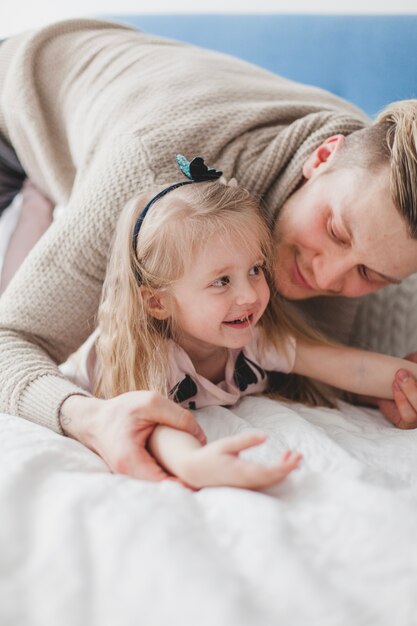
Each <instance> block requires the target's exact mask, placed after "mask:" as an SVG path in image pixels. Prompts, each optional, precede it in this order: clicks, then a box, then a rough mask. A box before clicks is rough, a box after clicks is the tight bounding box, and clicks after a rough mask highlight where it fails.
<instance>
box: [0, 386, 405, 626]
mask: <svg viewBox="0 0 417 626" xmlns="http://www.w3.org/2000/svg"><path fill="white" fill-rule="evenodd" d="M199 419H200V420H201V423H202V424H203V426H204V428H205V430H206V432H207V434H208V437H209V440H212V439H215V438H218V437H220V436H223V435H226V434H231V433H236V432H240V431H242V430H246V429H251V428H257V429H262V430H264V431H266V432H267V433H268V434H269V439H268V441H267V443H266V444H264V445H262V446H261V447H259V448H258V449H257V450H256V451H255V450H254V451H252V452H251V453H250V454H251V455H252V456H253V457H255V458H257V459H258V460H260V461H262V462H272V461H273V460H275V459H276V458H277V456H278V455H279V454H280V452H281V451H282V449H283V448H286V447H290V448H293V449H296V450H300V451H301V452H302V453H303V455H304V462H303V464H302V467H301V468H300V469H299V470H298V471H297V472H296V473H294V474H293V475H292V476H291V477H290V478H289V479H288V480H287V481H286V482H285V483H283V484H282V485H279V486H277V487H274V488H273V489H271V490H269V491H268V492H264V493H256V492H251V491H245V490H238V489H231V488H211V489H204V490H201V491H200V492H198V493H193V492H191V491H189V490H187V489H186V488H184V487H182V486H180V485H178V484H174V483H172V482H164V483H160V484H152V483H146V482H142V481H138V480H133V479H130V478H127V477H124V476H117V475H113V474H110V473H109V472H108V471H107V468H106V466H105V464H104V463H103V462H102V461H101V460H100V459H99V458H98V457H97V456H96V455H95V454H94V453H92V452H90V451H89V450H87V449H86V448H83V447H82V446H81V445H80V444H79V443H78V442H76V441H73V440H71V439H67V438H64V437H61V436H58V435H56V434H54V433H53V432H50V431H48V430H47V429H44V428H42V427H40V426H37V425H35V424H32V423H30V422H26V421H25V420H22V419H19V418H16V417H13V416H8V415H1V416H0V510H1V517H0V519H1V522H0V555H1V556H0V624H1V626H25V625H29V624H30V626H49V625H50V626H56V625H57V624H59V625H60V626H95V625H97V626H107V625H109V626H110V625H111V626H137V625H143V626H165V625H166V626H177V625H178V626H180V625H181V626H280V625H282V626H284V625H285V626H298V625H300V626H306V625H307V624H308V625H317V626H345V625H346V626H362V625H363V626H365V625H372V626H373V625H375V626H385V625H386V626H415V625H416V624H417V540H416V539H417V479H416V476H417V431H400V430H397V429H395V428H393V427H391V426H390V425H389V424H387V422H386V421H385V420H384V419H383V418H382V416H381V415H380V414H379V413H378V412H376V411H371V410H362V409H358V408H354V407H350V406H348V405H341V410H340V411H336V410H328V409H309V408H306V407H301V406H299V405H287V406H286V405H283V404H280V403H278V402H275V401H272V400H269V399H266V398H251V397H247V398H245V399H244V400H243V401H242V402H241V403H240V404H239V405H238V406H236V407H235V408H234V409H233V411H232V410H228V409H224V408H214V407H212V408H209V409H205V410H203V411H199Z"/></svg>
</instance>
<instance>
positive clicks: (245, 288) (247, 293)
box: [236, 281, 258, 305]
mask: <svg viewBox="0 0 417 626" xmlns="http://www.w3.org/2000/svg"><path fill="white" fill-rule="evenodd" d="M257 297H258V296H257V293H256V291H255V289H254V288H253V286H252V285H251V284H250V282H249V281H242V282H241V283H240V284H239V285H238V286H237V289H236V304H238V305H243V304H253V303H254V302H255V301H256V299H257Z"/></svg>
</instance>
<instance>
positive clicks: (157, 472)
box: [110, 446, 171, 482]
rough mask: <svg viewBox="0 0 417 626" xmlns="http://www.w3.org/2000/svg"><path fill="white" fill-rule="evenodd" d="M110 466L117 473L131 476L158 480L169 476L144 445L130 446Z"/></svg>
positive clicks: (153, 480) (152, 480)
mask: <svg viewBox="0 0 417 626" xmlns="http://www.w3.org/2000/svg"><path fill="white" fill-rule="evenodd" d="M110 468H111V469H112V470H113V471H114V472H116V473H118V474H126V475H127V476H130V477H131V478H138V479H141V480H148V481H151V482H159V481H161V480H167V479H168V478H171V476H170V474H168V473H167V472H166V471H165V470H164V469H163V468H162V467H161V466H160V465H158V463H157V462H156V460H155V459H154V458H153V456H152V455H151V454H150V453H149V452H148V451H147V450H146V448H144V447H139V446H131V447H130V448H129V449H128V450H125V451H124V452H123V454H122V455H120V456H119V457H116V458H115V459H114V461H113V463H112V464H111V465H110Z"/></svg>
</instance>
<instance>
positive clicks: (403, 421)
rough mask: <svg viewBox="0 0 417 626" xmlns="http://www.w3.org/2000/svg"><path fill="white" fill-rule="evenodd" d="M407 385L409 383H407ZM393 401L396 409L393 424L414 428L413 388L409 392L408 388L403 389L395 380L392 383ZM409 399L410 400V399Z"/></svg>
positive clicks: (415, 416)
mask: <svg viewBox="0 0 417 626" xmlns="http://www.w3.org/2000/svg"><path fill="white" fill-rule="evenodd" d="M407 386H409V384H407ZM393 393H394V402H395V405H396V409H397V415H395V416H394V419H396V421H395V422H393V423H395V425H396V426H397V427H398V428H404V429H407V428H416V427H417V412H416V410H415V407H414V405H413V404H412V403H411V402H413V403H415V401H416V399H415V397H414V394H415V390H414V391H413V392H412V393H411V392H410V390H409V389H408V390H407V388H406V387H405V388H404V390H403V389H402V388H401V387H400V386H399V385H398V384H397V382H395V383H394V384H393ZM410 400H411V401H410Z"/></svg>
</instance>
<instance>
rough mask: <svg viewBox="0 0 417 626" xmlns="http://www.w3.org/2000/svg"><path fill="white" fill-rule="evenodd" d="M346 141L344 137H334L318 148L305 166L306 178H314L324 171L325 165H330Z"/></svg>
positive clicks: (304, 173)
mask: <svg viewBox="0 0 417 626" xmlns="http://www.w3.org/2000/svg"><path fill="white" fill-rule="evenodd" d="M345 139H346V137H345V136H344V135H333V136H332V137H329V138H328V139H326V141H324V142H323V143H322V144H321V145H320V146H319V147H318V148H316V149H315V150H314V152H313V153H312V154H311V155H310V156H309V157H308V159H307V161H306V162H305V163H304V165H303V175H304V178H307V179H308V178H312V177H313V176H315V174H316V173H317V172H318V171H322V168H323V165H329V164H330V163H331V161H332V158H333V156H334V155H335V154H336V152H337V151H338V150H339V148H340V147H341V146H342V145H343V143H344V142H345Z"/></svg>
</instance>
